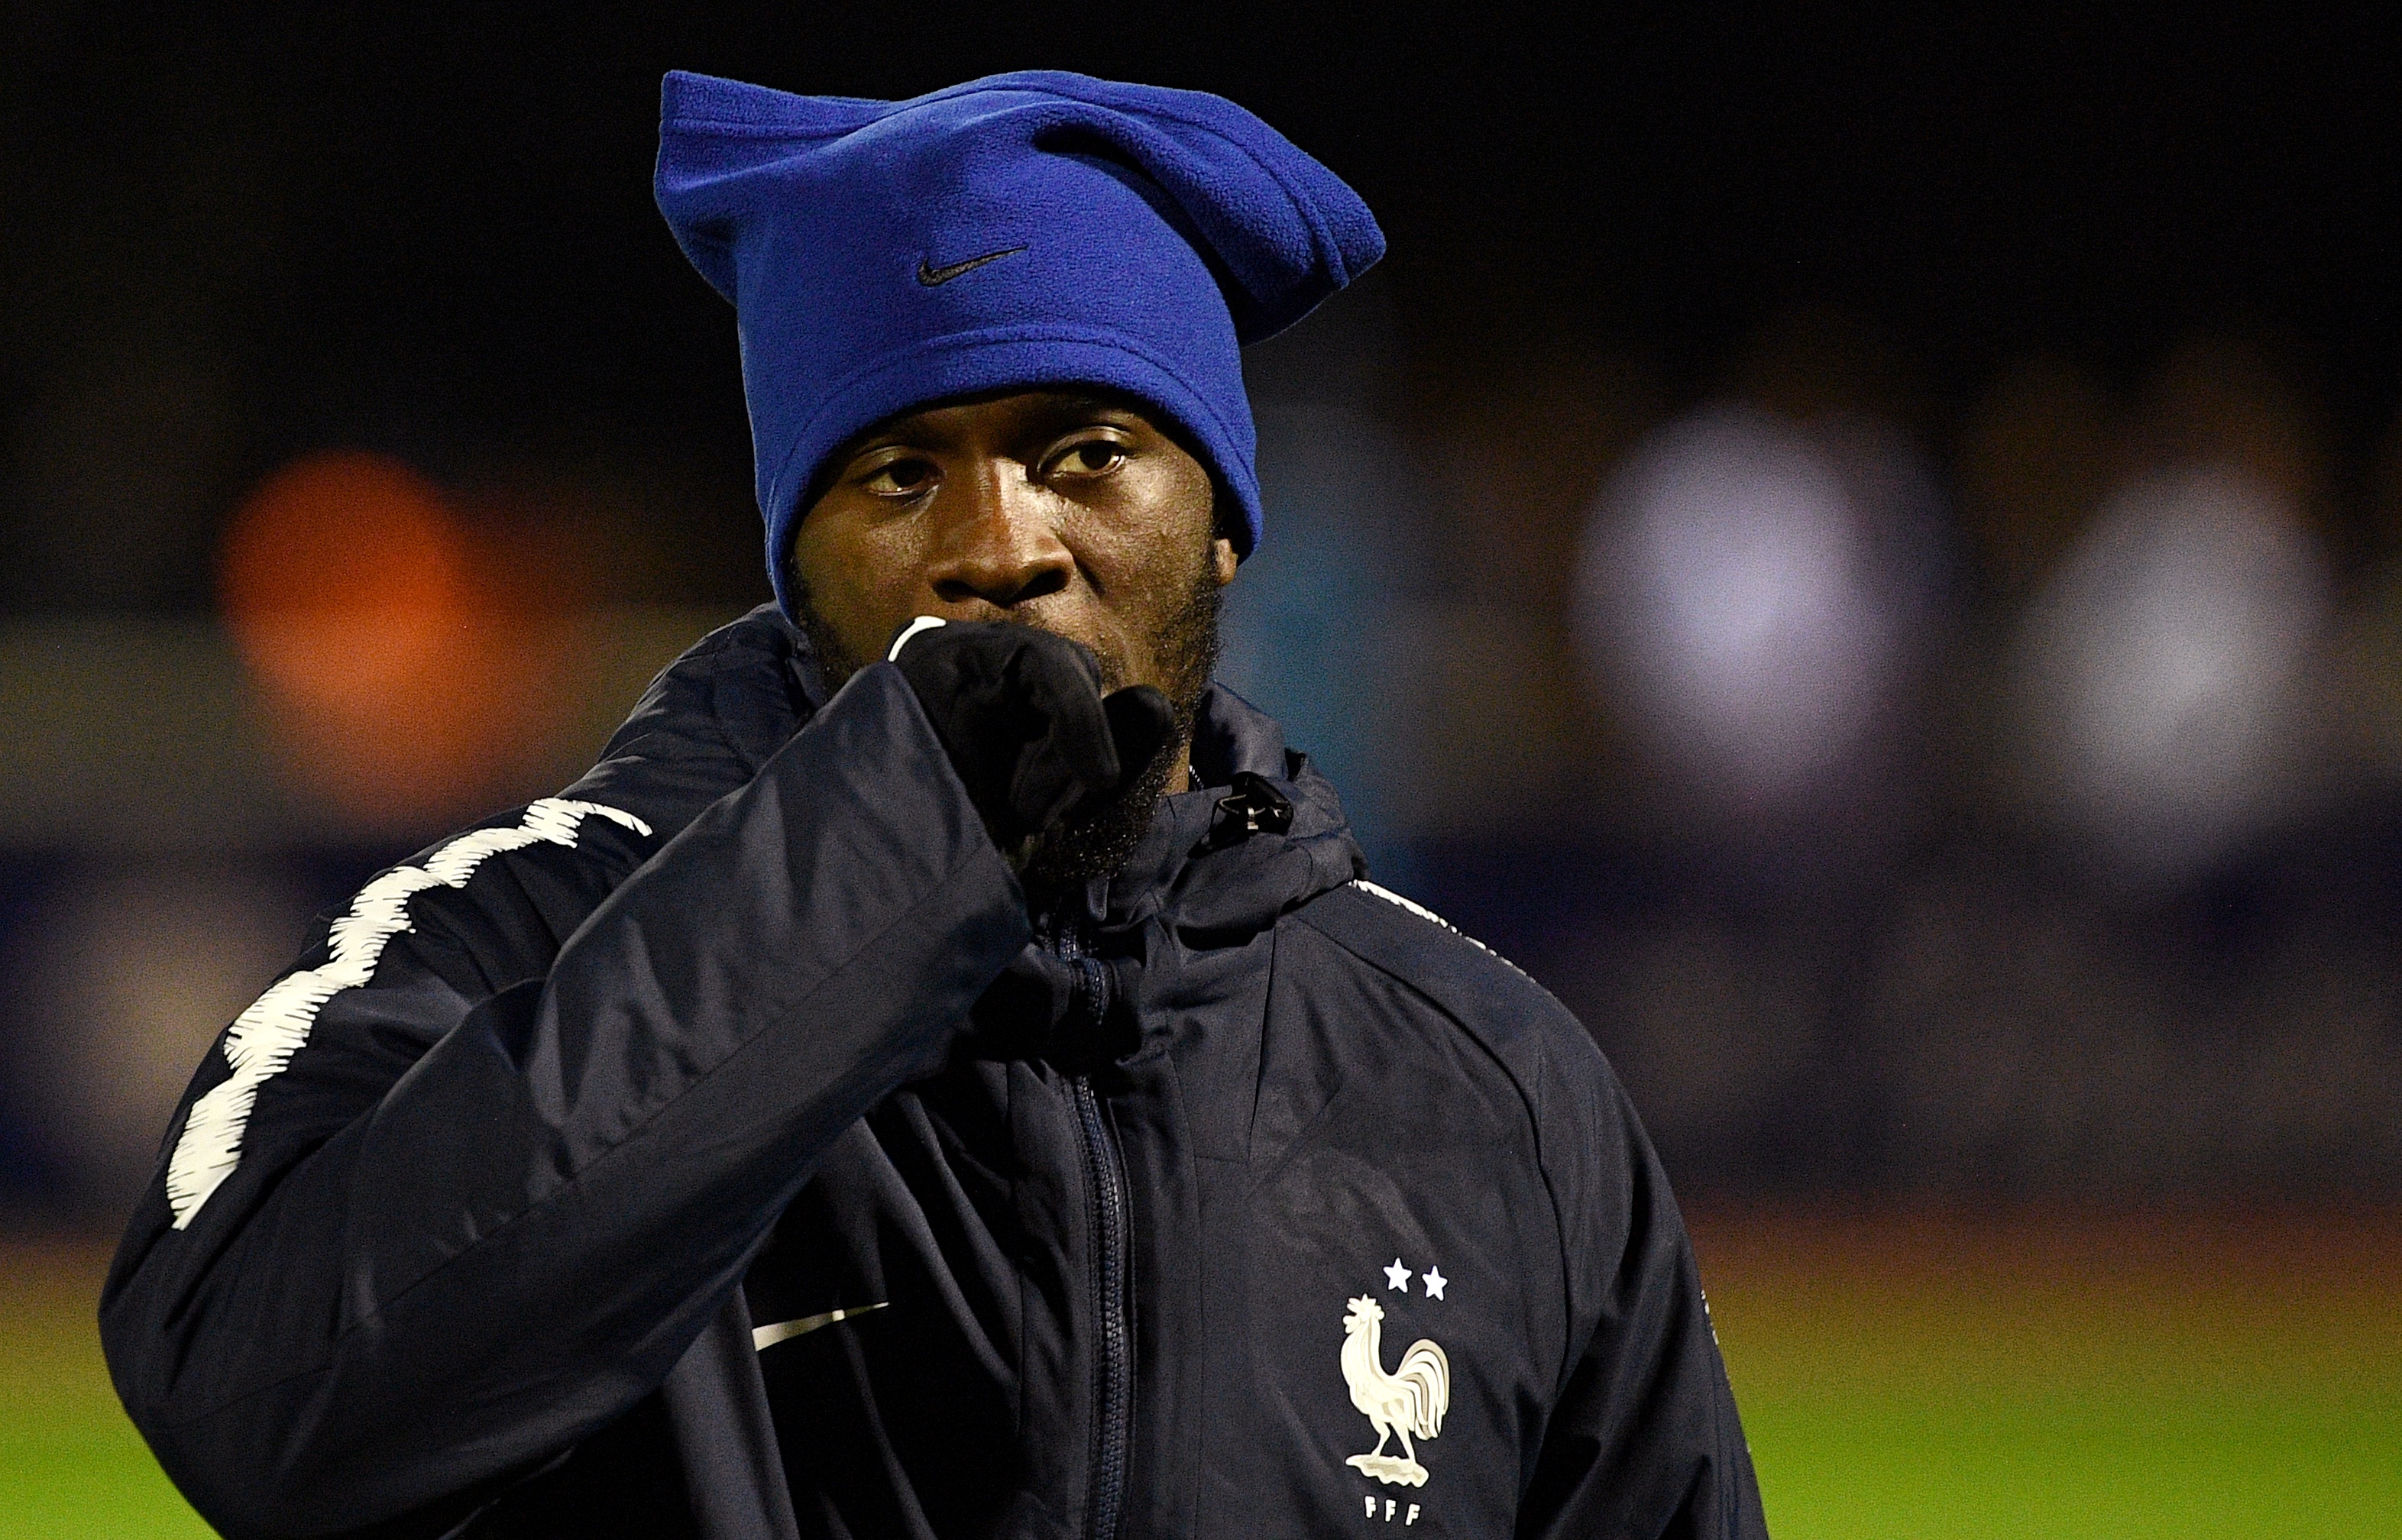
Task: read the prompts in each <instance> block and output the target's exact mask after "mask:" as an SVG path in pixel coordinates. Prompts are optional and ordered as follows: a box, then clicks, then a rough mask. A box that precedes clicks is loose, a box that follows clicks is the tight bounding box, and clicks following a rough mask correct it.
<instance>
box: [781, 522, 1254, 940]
mask: <svg viewBox="0 0 2402 1540" xmlns="http://www.w3.org/2000/svg"><path fill="white" fill-rule="evenodd" d="M1201 555H1202V559H1201V561H1200V564H1199V570H1198V571H1196V572H1195V573H1194V578H1193V581H1192V582H1191V583H1190V584H1187V586H1186V588H1185V591H1184V595H1183V598H1182V599H1181V601H1180V603H1179V604H1178V605H1177V607H1176V609H1175V610H1174V611H1173V612H1171V613H1170V614H1169V615H1168V616H1167V618H1166V621H1165V622H1164V623H1163V624H1162V625H1161V626H1160V628H1159V631H1158V633H1157V635H1156V636H1155V637H1153V644H1152V656H1153V658H1154V659H1156V660H1157V663H1158V667H1159V676H1160V677H1159V679H1158V681H1156V682H1157V684H1158V687H1159V690H1160V693H1161V694H1165V695H1166V697H1167V704H1168V708H1169V709H1170V710H1171V711H1172V712H1173V713H1174V715H1175V723H1176V728H1175V731H1174V732H1173V733H1171V734H1169V735H1168V738H1167V741H1166V743H1163V744H1161V745H1160V748H1159V752H1157V753H1156V754H1153V756H1152V757H1151V763H1148V764H1146V765H1144V766H1143V767H1142V769H1141V771H1140V772H1139V774H1137V775H1135V776H1134V777H1131V778H1129V779H1128V780H1126V781H1125V784H1124V785H1123V787H1122V788H1121V789H1120V790H1119V791H1118V793H1117V794H1116V795H1115V796H1112V797H1111V798H1110V799H1109V800H1108V801H1106V802H1104V803H1102V804H1099V805H1098V806H1097V807H1093V808H1091V809H1088V810H1087V811H1085V812H1084V813H1083V814H1080V815H1079V816H1078V817H1076V818H1073V819H1070V821H1069V822H1068V823H1066V824H1064V825H1062V826H1061V827H1060V828H1059V829H1058V830H1057V831H1056V832H1052V833H1049V834H1045V835H1041V836H1038V837H1037V838H1036V839H1035V840H1034V842H1033V844H1032V846H1030V848H1029V849H1028V853H1027V856H1026V861H1025V865H1024V866H1023V868H1022V869H1021V870H1020V872H1019V878H1020V880H1021V881H1022V882H1024V883H1025V885H1026V887H1027V889H1028V894H1029V896H1031V897H1033V898H1034V899H1035V902H1036V906H1037V907H1038V908H1047V907H1050V906H1051V904H1052V903H1053V902H1054V901H1056V899H1057V898H1058V897H1059V896H1060V895H1063V894H1065V893H1067V892H1068V891H1070V890H1071V889H1072V888H1074V887H1079V886H1081V885H1083V884H1084V883H1086V882H1089V881H1090V880H1092V879H1093V878H1095V877H1106V876H1109V875H1110V874H1111V873H1115V872H1116V871H1118V870H1119V869H1120V868H1122V867H1124V866H1125V863H1126V862H1127V861H1128V860H1130V859H1133V857H1134V853H1135V850H1136V848H1137V847H1138V846H1140V845H1141V844H1142V837H1143V835H1145V834H1147V833H1149V832H1151V820H1152V818H1153V816H1154V815H1155V814H1156V813H1157V812H1158V810H1159V800H1160V798H1161V797H1162V796H1164V795H1166V793H1167V792H1168V791H1170V790H1171V788H1170V787H1169V786H1168V784H1167V777H1169V776H1170V775H1172V774H1174V773H1175V770H1176V765H1177V762H1178V761H1179V760H1180V759H1181V758H1182V757H1183V755H1184V753H1185V751H1186V749H1187V748H1188V746H1189V745H1190V744H1191V743H1192V740H1193V724H1194V720H1195V719H1196V718H1197V717H1198V715H1199V713H1200V709H1201V697H1202V695H1203V694H1207V693H1208V688H1209V677H1210V675H1211V674H1213V673H1214V672H1216V670H1217V667H1218V649H1219V635H1218V626H1219V619H1220V615H1221V613H1222V611H1223V609H1224V607H1225V589H1224V588H1223V587H1222V586H1221V585H1220V584H1219V583H1218V574H1217V571H1216V562H1215V561H1214V560H1213V559H1211V557H1210V551H1209V547H1208V546H1206V545H1205V546H1204V547H1203V548H1202V553H1201ZM786 587H787V588H788V590H789V591H790V593H791V595H792V602H793V614H794V619H795V620H796V621H797V622H798V623H799V625H800V627H801V634H802V635H803V636H805V637H807V638H808V643H809V650H810V652H811V653H814V654H815V658H816V662H817V666H818V668H819V670H820V673H821V676H822V677H823V680H824V682H825V687H826V689H827V690H828V692H832V691H835V690H839V689H840V688H842V686H843V685H844V684H845V683H846V682H848V681H849V679H850V676H851V675H853V674H855V673H857V672H859V670H860V669H862V668H863V667H867V663H866V660H864V659H863V658H861V657H860V656H859V655H858V654H857V653H853V652H851V651H850V649H849V648H848V647H846V646H845V645H844V644H843V641H842V639H841V637H840V636H838V635H836V634H835V629H834V627H833V626H831V625H829V624H828V623H827V621H826V619H825V617H824V616H823V615H822V614H821V613H819V612H818V609H817V606H816V605H815V604H813V603H812V602H810V598H809V587H808V583H806V582H805V581H803V580H802V578H801V575H800V573H799V572H797V571H789V570H788V571H787V582H786ZM1009 624H1012V625H1021V626H1024V625H1032V624H1033V623H1032V622H1030V621H1012V622H1010V623H1009ZM1096 658H1097V661H1098V662H1099V664H1100V666H1101V694H1104V695H1107V694H1111V693H1113V692H1115V691H1117V690H1121V689H1123V688H1125V683H1126V680H1125V665H1124V663H1123V662H1122V660H1120V659H1117V658H1114V657H1102V656H1099V655H1098V654H1096ZM1172 790H1177V791H1181V790H1182V788H1180V787H1178V788H1173V789H1172Z"/></svg>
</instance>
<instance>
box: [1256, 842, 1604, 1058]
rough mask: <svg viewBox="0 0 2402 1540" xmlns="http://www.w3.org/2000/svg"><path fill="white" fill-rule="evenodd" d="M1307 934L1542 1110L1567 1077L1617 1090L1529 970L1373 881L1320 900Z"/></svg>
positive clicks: (1588, 1038) (1578, 1029) (1308, 910)
mask: <svg viewBox="0 0 2402 1540" xmlns="http://www.w3.org/2000/svg"><path fill="white" fill-rule="evenodd" d="M1294 917H1295V918H1296V919H1297V920H1298V921H1299V922H1300V923H1301V924H1303V925H1305V926H1308V927H1309V928H1311V929H1313V930H1315V931H1317V932H1318V934H1320V935H1322V936H1324V937H1325V938H1326V939H1327V940H1329V941H1331V942H1333V943H1334V944H1335V945H1337V946H1339V947H1341V948H1343V949H1344V950H1345V951H1346V952H1348V953H1350V954H1351V955H1352V956H1356V957H1358V958H1359V959H1360V960H1361V961H1362V962H1364V963H1367V964H1368V965H1370V966H1371V967H1374V968H1376V969H1380V970H1381V971H1383V972H1386V973H1388V974H1390V975H1392V976H1393V977H1394V978H1396V979H1399V980H1400V981H1401V982H1402V983H1405V984H1407V985H1409V986H1410V987H1411V988H1412V989H1414V990H1415V991H1416V992H1417V993H1419V994H1420V995H1423V996H1424V997H1426V998H1427V999H1428V1000H1429V1001H1431V1002H1432V1003H1433V1004H1434V1005H1435V1006H1436V1007H1437V1008H1438V1009H1439V1010H1441V1011H1443V1014H1444V1015H1446V1016H1448V1017H1450V1018H1451V1020H1452V1021H1454V1022H1455V1023H1456V1024H1458V1025H1459V1026H1460V1028H1461V1029H1462V1030H1464V1031H1466V1032H1467V1033H1469V1034H1470V1036H1471V1037H1473V1038H1476V1039H1477V1041H1478V1042H1479V1043H1481V1044H1482V1045H1483V1046H1484V1049H1485V1051H1486V1052H1489V1053H1491V1054H1492V1055H1493V1056H1494V1057H1495V1058H1497V1059H1498V1060H1499V1061H1501V1063H1502V1064H1503V1066H1506V1067H1507V1068H1508V1069H1509V1070H1510V1071H1511V1073H1512V1075H1513V1076H1515V1077H1517V1078H1518V1079H1519V1081H1520V1084H1521V1085H1522V1086H1523V1087H1525V1089H1526V1090H1527V1092H1528V1093H1529V1095H1530V1097H1532V1098H1533V1099H1535V1100H1536V1101H1537V1102H1538V1103H1540V1101H1541V1100H1542V1099H1543V1097H1544V1094H1545V1093H1547V1092H1549V1091H1552V1090H1553V1089H1556V1086H1557V1082H1558V1081H1559V1080H1560V1079H1563V1078H1564V1077H1565V1078H1566V1079H1569V1080H1571V1081H1581V1082H1583V1084H1584V1088H1585V1089H1586V1090H1588V1092H1598V1091H1599V1090H1600V1089H1601V1088H1602V1087H1603V1086H1604V1085H1608V1084H1614V1078H1613V1077H1612V1076H1611V1075H1610V1072H1609V1066H1608V1064H1607V1062H1606V1061H1604V1059H1603V1058H1602V1055H1601V1050H1600V1049H1599V1048H1597V1047H1595V1046H1594V1040H1593V1038H1592V1035H1591V1034H1589V1033H1587V1032H1586V1031H1585V1029H1584V1026H1583V1024H1581V1022H1579V1021H1578V1020H1577V1019H1576V1017H1575V1016H1574V1015H1573V1014H1571V1013H1570V1012H1569V1011H1568V1009H1567V1007H1566V1006H1564V1005H1562V1004H1561V1003H1560V1002H1559V1001H1558V1000H1557V999H1556V998H1554V997H1553V995H1552V992H1551V991H1550V990H1548V989H1545V988H1544V987H1543V986H1542V985H1541V984H1539V983H1536V982H1535V980H1534V979H1533V978H1532V977H1531V976H1529V975H1528V974H1527V973H1526V971H1525V969H1521V968H1520V967H1518V965H1517V964H1515V963H1513V962H1512V961H1510V959H1508V958H1507V957H1504V956H1501V954H1499V953H1498V952H1496V951H1494V950H1493V949H1492V948H1491V947H1489V946H1486V945H1485V944H1484V942H1480V941H1478V940H1476V939H1475V938H1474V937H1472V936H1470V935H1468V934H1467V933H1466V932H1465V931H1462V930H1461V929H1460V928H1458V927H1457V926H1455V925H1453V924H1452V923H1451V922H1450V921H1448V920H1446V919H1444V918H1443V916H1442V915H1440V914H1436V913H1435V912H1434V911H1433V910H1431V909H1429V908H1427V907H1426V906H1425V905H1423V904H1420V903H1416V902H1414V901H1411V900H1409V899H1405V898H1403V897H1402V896H1401V894H1399V893H1396V892H1394V891H1392V890H1391V889H1390V888H1387V887H1378V886H1377V885H1376V884H1374V883H1373V882H1370V881H1368V880H1367V879H1366V878H1364V877H1362V878H1356V879H1354V880H1352V881H1351V882H1348V883H1346V884H1344V885H1343V886H1342V887H1337V888H1333V889H1332V890H1330V891H1328V892H1326V893H1324V894H1321V895H1320V896H1319V897H1318V898H1317V899H1315V900H1313V901H1311V902H1310V903H1309V904H1308V905H1307V906H1305V908H1303V909H1302V910H1301V911H1299V912H1298V914H1296V915H1295V916H1294Z"/></svg>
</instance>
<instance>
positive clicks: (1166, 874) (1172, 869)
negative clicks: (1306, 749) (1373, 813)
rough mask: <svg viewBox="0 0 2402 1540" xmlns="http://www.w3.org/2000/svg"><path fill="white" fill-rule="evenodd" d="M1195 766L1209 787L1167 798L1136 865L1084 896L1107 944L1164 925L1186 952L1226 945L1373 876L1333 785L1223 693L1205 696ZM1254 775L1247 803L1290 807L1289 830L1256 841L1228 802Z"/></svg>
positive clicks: (1259, 716)
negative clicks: (1118, 935) (1120, 934)
mask: <svg viewBox="0 0 2402 1540" xmlns="http://www.w3.org/2000/svg"><path fill="white" fill-rule="evenodd" d="M1193 768H1194V772H1195V774H1196V775H1197V776H1198V777H1199V779H1200V781H1201V785H1200V787H1199V788H1198V789H1197V790H1194V791H1183V792H1179V793H1177V794H1176V795H1173V796H1169V797H1166V798H1164V799H1162V800H1161V803H1160V805H1159V810H1158V812H1157V813H1156V814H1154V815H1153V818H1152V822H1151V828H1150V830H1149V831H1148V832H1146V833H1145V834H1144V836H1143V838H1142V842H1141V844H1140V845H1139V846H1137V847H1136V849H1135V853H1134V856H1133V857H1132V859H1129V860H1128V861H1127V862H1126V864H1125V867H1124V868H1122V869H1121V870H1120V871H1119V872H1117V873H1115V874H1114V875H1112V876H1110V877H1107V878H1104V879H1101V880H1099V881H1097V882H1096V883H1094V884H1093V885H1091V887H1090V888H1089V889H1088V891H1087V893H1086V894H1085V913H1084V916H1082V917H1084V918H1085V919H1087V920H1088V921H1090V922H1093V923H1096V924H1097V926H1098V928H1099V929H1100V930H1101V932H1102V933H1103V934H1104V935H1107V934H1109V933H1111V932H1113V931H1118V930H1122V929H1126V928H1133V927H1138V926H1140V925H1143V924H1145V923H1146V922H1148V921H1150V920H1151V919H1152V918H1153V917H1154V916H1159V917H1163V918H1164V919H1165V920H1166V923H1167V924H1168V926H1169V927H1170V928H1173V929H1174V930H1175V931H1176V932H1177V934H1178V936H1179V937H1180V939H1182V940H1183V941H1185V942H1187V943H1188V944H1226V943H1229V942H1236V941H1239V940H1242V939H1244V938H1246V937H1249V936H1251V935H1255V934H1257V933H1258V932H1259V931H1262V930H1264V929H1266V928H1268V927H1269V926H1271V925H1273V924H1275V923H1276V919H1277V915H1279V914H1284V913H1285V912H1287V911H1288V910H1291V909H1292V908H1294V907H1296V906H1298V905H1300V904H1304V903H1306V902H1308V901H1310V900H1311V899H1314V898H1316V897H1317V896H1318V894H1320V893H1324V892H1327V891H1329V890H1331V889H1332V888H1336V887H1342V886H1343V885H1344V884H1345V883H1346V882H1349V881H1351V880H1352V879H1353V878H1354V877H1359V876H1364V875H1365V874H1366V873H1367V870H1368V866H1367V859H1366V858H1365V857H1364V856H1362V855H1361V854H1360V846H1359V842H1358V841H1356V840H1354V839H1353V838H1352V837H1351V825H1350V823H1349V821H1348V820H1347V819H1346V818H1344V816H1343V803H1342V799H1341V798H1340V797H1338V796H1337V795H1336V794H1335V791H1334V785H1333V783H1332V781H1329V780H1328V779H1327V778H1326V777H1324V776H1322V775H1320V774H1318V769H1317V767H1316V766H1314V765H1312V764H1311V763H1309V756H1308V755H1306V754H1305V753H1302V752H1301V751H1300V750H1298V749H1288V748H1286V747H1285V741H1284V730H1283V729H1282V728H1280V727H1278V726H1277V724H1276V722H1275V721H1274V719H1272V718H1270V717H1269V716H1268V715H1267V714H1266V713H1265V712H1263V711H1261V710H1260V709H1259V708H1257V707H1254V706H1252V705H1251V704H1250V703H1249V701H1247V700H1245V699H1243V697H1242V696H1240V695H1237V694H1235V692H1233V691H1232V690H1229V689H1227V688H1226V687H1225V686H1224V685H1222V684H1214V683H1213V684H1211V685H1210V686H1209V688H1208V692H1207V693H1206V694H1204V695H1203V696H1202V698H1201V707H1200V710H1199V711H1198V713H1197V714H1196V715H1195V718H1194V724H1193ZM1247 777H1257V778H1258V782H1260V783H1264V785H1263V787H1259V788H1258V790H1255V791H1249V792H1248V793H1247V794H1249V795H1252V796H1258V795H1263V794H1264V795H1265V796H1267V797H1268V798H1269V799H1271V800H1273V801H1280V802H1281V803H1282V804H1284V805H1285V806H1286V807H1289V808H1290V810H1291V823H1290V825H1289V827H1286V828H1284V829H1282V830H1276V829H1272V828H1260V829H1255V830H1249V831H1247V830H1245V829H1244V828H1243V827H1242V820H1240V819H1239V818H1236V817H1233V816H1230V810H1229V809H1227V808H1226V807H1225V806H1224V805H1223V804H1227V803H1229V802H1230V801H1236V798H1235V797H1233V796H1231V795H1230V792H1231V791H1235V790H1236V788H1237V787H1238V786H1241V785H1243V784H1244V783H1245V780H1246V778H1247ZM1252 784H1254V785H1256V783H1252Z"/></svg>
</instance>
